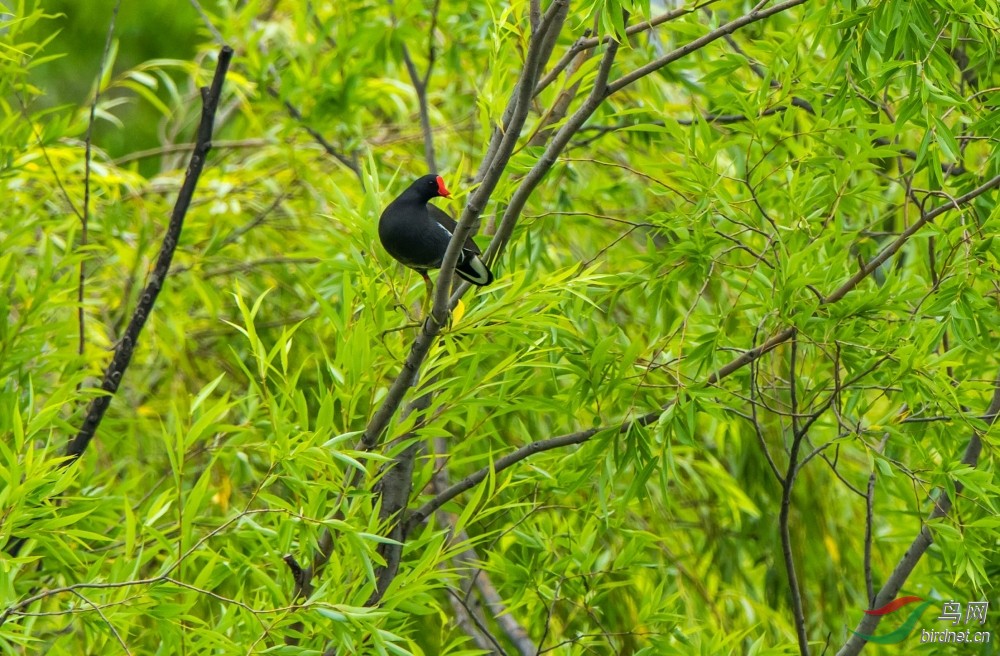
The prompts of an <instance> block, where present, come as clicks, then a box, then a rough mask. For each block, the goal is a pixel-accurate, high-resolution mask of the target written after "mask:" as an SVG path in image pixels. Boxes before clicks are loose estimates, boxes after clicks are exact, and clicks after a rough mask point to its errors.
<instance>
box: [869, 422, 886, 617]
mask: <svg viewBox="0 0 1000 656" xmlns="http://www.w3.org/2000/svg"><path fill="white" fill-rule="evenodd" d="M888 441H889V433H885V434H884V435H883V436H882V441H881V442H880V443H879V445H878V451H879V452H881V451H882V449H884V448H885V444H886V442H888ZM875 471H876V468H875V467H872V473H871V474H870V475H869V476H868V490H867V491H866V494H865V560H864V568H865V590H866V591H867V592H868V603H869V604H873V603H875V584H874V583H873V581H872V525H873V524H874V521H875Z"/></svg>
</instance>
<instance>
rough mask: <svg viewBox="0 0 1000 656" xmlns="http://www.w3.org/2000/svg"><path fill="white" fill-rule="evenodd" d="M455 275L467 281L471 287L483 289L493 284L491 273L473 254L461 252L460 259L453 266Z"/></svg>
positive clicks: (481, 260) (479, 258)
mask: <svg viewBox="0 0 1000 656" xmlns="http://www.w3.org/2000/svg"><path fill="white" fill-rule="evenodd" d="M455 273H457V274H458V275H459V276H460V277H461V278H464V279H465V280H468V281H469V282H471V283H472V284H473V285H479V286H480V287H483V286H485V285H488V284H490V283H491V282H493V272H492V271H490V268H489V267H488V266H486V263H485V262H483V259H482V258H481V257H479V256H478V255H476V254H475V253H470V252H468V251H463V252H462V258H461V259H460V260H459V261H458V264H457V265H456V266H455Z"/></svg>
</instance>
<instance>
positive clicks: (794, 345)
mask: <svg viewBox="0 0 1000 656" xmlns="http://www.w3.org/2000/svg"><path fill="white" fill-rule="evenodd" d="M790 346H791V353H790V355H789V365H788V367H789V374H788V377H789V382H788V389H789V396H790V397H791V414H792V445H791V450H790V452H789V454H788V470H787V472H786V473H785V479H784V481H783V485H782V487H781V512H780V513H779V515H778V529H779V532H780V533H781V555H782V556H783V557H784V561H785V572H786V573H787V574H788V592H789V595H790V597H791V600H792V616H793V618H794V620H795V634H796V636H797V638H798V641H799V653H800V654H802V656H809V637H808V635H807V634H806V618H805V613H804V612H803V611H802V590H801V589H800V588H799V579H798V576H797V575H796V573H795V555H794V554H793V553H792V537H791V533H790V532H789V530H788V517H789V514H790V512H791V507H792V486H793V485H794V484H795V474H796V471H797V468H798V459H799V449H800V447H801V446H802V440H803V439H804V438H805V433H806V431H807V430H808V428H809V424H808V423H807V424H806V426H805V427H803V428H802V429H801V430H800V429H799V425H798V417H797V415H798V403H797V397H796V392H795V387H796V384H797V380H796V362H795V360H796V354H797V352H798V339H797V337H796V335H794V334H793V335H792V338H791V344H790Z"/></svg>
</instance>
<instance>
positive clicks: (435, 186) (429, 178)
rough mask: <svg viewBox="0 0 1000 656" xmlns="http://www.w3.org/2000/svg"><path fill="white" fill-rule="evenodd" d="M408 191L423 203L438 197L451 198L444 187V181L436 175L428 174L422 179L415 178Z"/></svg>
mask: <svg viewBox="0 0 1000 656" xmlns="http://www.w3.org/2000/svg"><path fill="white" fill-rule="evenodd" d="M408 191H410V192H412V193H413V194H415V195H416V196H419V197H420V199H421V200H423V201H428V200H430V199H432V198H437V197H438V196H444V197H445V198H451V192H450V191H448V188H447V187H445V186H444V180H442V179H441V176H440V175H438V174H436V173H430V174H428V175H425V176H423V177H422V178H417V181H416V182H414V183H413V184H411V185H410V188H409V189H408Z"/></svg>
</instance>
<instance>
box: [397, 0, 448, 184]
mask: <svg viewBox="0 0 1000 656" xmlns="http://www.w3.org/2000/svg"><path fill="white" fill-rule="evenodd" d="M440 8H441V0H434V8H433V9H432V10H431V27H430V31H429V33H428V35H427V68H426V69H425V70H424V74H423V75H420V74H419V73H418V72H417V66H416V64H414V63H413V57H411V56H410V49H409V48H408V47H407V46H406V44H405V43H404V44H403V63H404V64H405V65H406V71H407V73H408V74H409V76H410V82H412V84H413V90H414V91H415V92H416V94H417V105H418V107H419V111H420V129H421V131H422V132H423V135H424V159H425V160H426V161H427V168H428V170H429V171H431V172H437V170H438V168H437V159H436V157H435V155H434V133H433V132H432V130H431V115H430V107H429V105H428V103H427V83H428V82H429V81H430V79H431V72H432V71H433V70H434V59H435V57H436V55H437V51H436V49H435V47H434V31H435V30H436V29H437V19H438V11H439V10H440ZM393 21H394V22H395V18H393Z"/></svg>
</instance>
